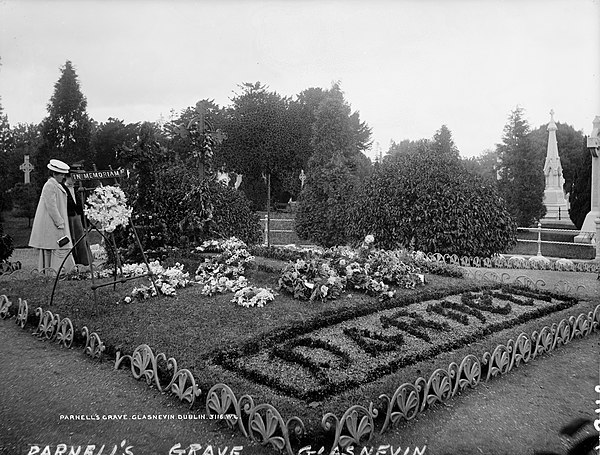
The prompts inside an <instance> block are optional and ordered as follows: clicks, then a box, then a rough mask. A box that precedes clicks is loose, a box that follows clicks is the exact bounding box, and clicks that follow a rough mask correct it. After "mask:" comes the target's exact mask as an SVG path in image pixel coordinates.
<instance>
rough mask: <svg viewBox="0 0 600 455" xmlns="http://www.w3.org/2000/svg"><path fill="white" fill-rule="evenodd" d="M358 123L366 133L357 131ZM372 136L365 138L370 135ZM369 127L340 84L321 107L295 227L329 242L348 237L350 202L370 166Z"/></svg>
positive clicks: (303, 235) (313, 238) (302, 233)
mask: <svg viewBox="0 0 600 455" xmlns="http://www.w3.org/2000/svg"><path fill="white" fill-rule="evenodd" d="M357 125H359V126H360V127H361V131H362V134H357ZM365 135H366V138H367V140H365V137H364V136H365ZM369 137H370V129H369V128H368V127H367V126H366V125H365V124H364V123H361V122H360V121H359V119H358V114H356V113H355V114H352V113H351V110H350V106H349V105H348V104H347V103H346V101H345V100H344V96H343V93H342V92H341V90H340V89H339V87H338V86H337V85H334V86H333V88H332V89H331V91H330V93H329V96H328V97H327V98H326V99H324V100H323V101H322V102H321V103H320V105H319V107H318V109H317V112H316V116H315V123H314V124H313V135H312V147H313V149H314V153H313V155H312V156H311V158H310V160H309V162H308V176H307V181H306V186H305V188H304V190H303V192H302V193H301V196H300V204H299V207H298V215H297V216H296V232H297V233H298V235H299V236H300V237H301V238H305V239H309V240H311V241H314V242H317V243H319V244H321V245H324V246H333V245H340V244H344V243H346V241H347V235H346V234H347V233H346V226H347V224H348V220H347V208H348V204H349V202H350V201H351V200H352V197H353V196H352V195H353V192H354V190H355V188H356V187H357V186H358V184H359V182H360V180H361V177H364V176H365V175H366V174H368V172H369V171H370V162H369V165H367V163H365V161H364V160H363V159H362V157H361V155H362V147H363V145H364V144H366V143H368V138H369ZM367 167H368V168H367Z"/></svg>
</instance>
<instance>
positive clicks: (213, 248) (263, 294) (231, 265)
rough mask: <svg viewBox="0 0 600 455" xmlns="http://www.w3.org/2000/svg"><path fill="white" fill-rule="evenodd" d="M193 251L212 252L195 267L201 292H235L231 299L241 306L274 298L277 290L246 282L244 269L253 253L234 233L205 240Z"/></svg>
mask: <svg viewBox="0 0 600 455" xmlns="http://www.w3.org/2000/svg"><path fill="white" fill-rule="evenodd" d="M194 252H195V253H214V256H212V257H209V258H205V259H204V262H202V263H201V264H200V265H199V266H198V269H197V270H196V277H195V280H196V282H197V283H199V284H200V285H201V286H202V294H204V295H209V296H210V295H214V294H224V293H227V292H235V295H234V297H233V299H232V300H231V301H232V302H233V303H236V304H238V305H241V306H244V307H254V306H257V307H262V306H264V305H265V304H266V303H267V302H270V301H273V300H274V299H275V295H277V294H275V293H274V292H273V291H272V290H271V289H269V288H258V287H254V286H250V285H249V284H248V280H247V279H246V277H245V272H246V269H247V267H248V265H249V264H250V263H251V262H252V261H253V260H254V257H253V256H252V255H251V254H250V253H249V252H248V246H247V245H246V244H245V243H244V242H242V241H241V240H239V239H237V238H236V237H231V238H229V239H227V240H209V241H206V242H204V243H203V244H202V245H200V246H198V247H196V249H195V250H194Z"/></svg>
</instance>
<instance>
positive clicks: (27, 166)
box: [19, 155, 35, 184]
mask: <svg viewBox="0 0 600 455" xmlns="http://www.w3.org/2000/svg"><path fill="white" fill-rule="evenodd" d="M24 158H25V161H24V163H23V164H21V165H20V166H19V169H21V170H22V171H23V172H24V173H25V181H24V182H23V183H25V184H27V183H31V180H30V178H29V174H31V171H33V170H34V169H35V168H34V167H33V164H31V163H30V162H29V155H25V157H24Z"/></svg>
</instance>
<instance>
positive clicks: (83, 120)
mask: <svg viewBox="0 0 600 455" xmlns="http://www.w3.org/2000/svg"><path fill="white" fill-rule="evenodd" d="M198 106H201V108H199V107H198ZM86 108H87V101H86V98H85V96H84V95H83V94H82V92H81V90H80V86H79V81H78V77H77V74H76V72H75V68H74V66H73V65H72V63H71V62H70V61H67V62H66V63H65V65H64V66H63V67H62V68H61V74H60V77H59V79H58V81H57V82H56V84H55V86H54V93H53V95H52V97H51V99H50V101H49V103H48V106H47V109H48V115H47V117H46V118H45V119H44V120H43V121H42V122H41V123H40V124H39V125H33V124H19V125H17V126H15V127H11V126H10V124H9V122H8V116H7V115H6V114H4V112H3V111H2V106H1V104H0V147H1V149H0V169H2V179H1V181H0V195H1V196H2V199H1V201H0V204H1V206H2V207H1V208H2V209H3V210H6V209H8V208H10V207H11V206H12V204H11V198H12V199H14V201H15V202H17V204H16V205H19V203H20V204H21V206H22V207H21V208H22V209H23V210H25V211H26V209H27V205H26V204H25V203H24V202H23V201H24V199H26V198H31V199H36V198H37V193H36V191H31V190H27V191H26V190H25V189H24V188H22V184H21V185H20V186H19V185H18V184H19V183H20V182H22V179H23V174H22V172H21V171H20V170H19V165H20V164H21V163H22V162H23V156H24V155H26V154H27V155H30V156H31V161H32V163H33V164H34V166H35V171H34V173H33V174H32V182H33V183H32V187H33V188H35V189H36V190H37V191H38V192H39V189H41V186H42V185H43V183H44V181H45V180H46V178H47V173H46V164H47V162H48V160H49V159H50V158H58V159H62V160H63V161H66V162H67V163H69V164H74V163H79V164H81V165H82V166H83V167H84V168H86V169H91V168H92V167H93V166H96V167H97V168H98V169H107V168H109V167H112V168H120V167H127V168H128V169H130V170H131V175H132V177H131V179H130V181H128V182H124V186H125V187H126V189H127V191H128V194H130V196H131V200H132V202H133V203H134V205H135V207H136V210H137V211H138V212H139V213H140V214H143V215H144V216H150V214H151V213H157V212H158V211H163V212H169V213H168V214H167V213H165V214H164V215H163V216H162V218H161V220H160V222H158V221H156V223H155V224H157V225H158V224H160V223H162V224H160V225H161V226H162V228H161V229H158V230H159V231H162V232H163V234H164V236H170V237H171V239H170V242H171V243H177V241H176V237H182V236H183V231H184V227H185V226H189V225H190V223H192V224H193V223H195V226H196V228H197V227H198V225H202V226H204V227H205V228H206V229H205V230H204V231H202V232H203V233H204V234H202V232H201V231H196V234H195V235H194V237H195V238H198V236H200V237H202V235H208V234H209V231H210V229H209V226H211V225H212V226H213V229H214V225H215V222H214V219H213V215H214V214H215V213H217V212H218V210H217V209H216V207H215V206H214V204H212V202H211V198H212V199H214V200H219V201H221V202H222V201H225V200H228V201H229V203H230V204H234V205H235V204H237V205H238V206H239V207H246V205H247V209H246V208H244V209H243V210H242V209H240V210H242V211H245V210H249V211H251V212H254V211H257V210H262V209H265V208H266V207H267V204H273V203H275V202H287V201H288V200H290V199H292V200H297V201H299V207H298V215H297V219H296V227H297V231H298V234H299V235H301V236H302V237H304V238H306V239H309V240H312V241H314V242H316V243H319V244H322V245H335V244H342V243H347V242H358V241H360V239H361V236H364V235H366V234H369V233H375V232H377V233H378V236H379V237H378V238H379V239H380V240H381V243H382V245H383V244H385V245H386V246H388V247H391V246H393V245H396V246H409V245H412V246H415V247H418V248H420V249H423V250H426V251H434V250H435V251H445V252H459V251H460V252H463V253H464V252H465V251H468V252H470V253H472V254H480V255H487V254H493V253H495V252H499V251H502V249H503V248H506V246H507V245H510V244H511V242H513V241H514V232H515V226H516V225H520V226H529V225H531V224H533V223H535V222H536V221H537V220H538V219H540V218H541V217H542V216H543V215H544V206H543V203H542V200H543V193H544V176H543V171H542V169H543V162H544V157H545V153H546V146H547V138H548V134H547V131H546V125H542V126H540V127H539V128H537V129H535V130H531V128H530V127H529V125H528V123H527V121H526V120H525V118H524V111H523V109H522V108H520V107H517V108H516V109H515V110H514V111H512V112H511V113H510V115H509V118H508V121H507V124H506V125H505V127H504V135H503V138H502V143H501V144H498V145H497V146H496V148H495V150H488V151H486V152H484V153H483V154H482V155H480V156H479V157H476V158H471V159H461V158H460V153H459V150H458V148H457V147H456V145H455V144H454V141H453V139H452V133H451V131H450V129H449V128H448V126H447V125H442V126H441V127H440V129H439V130H438V131H436V132H435V134H434V135H433V137H432V138H431V139H420V140H408V139H407V140H403V141H401V142H398V143H396V142H392V143H391V145H390V147H389V150H388V152H387V154H386V155H385V157H384V159H383V160H381V162H377V163H375V165H373V164H372V163H371V161H370V160H369V159H368V158H367V157H366V155H365V152H366V151H367V150H368V149H369V148H370V146H371V129H370V128H369V126H368V125H367V124H366V123H365V122H364V121H362V120H361V119H360V114H359V113H358V112H357V111H352V109H351V107H350V105H349V103H348V102H347V101H346V99H345V97H344V93H343V91H342V89H341V87H340V85H339V84H338V83H334V84H332V86H331V87H330V88H328V89H323V88H308V89H306V90H303V91H302V92H300V93H299V94H297V95H296V96H294V97H284V96H281V95H279V94H278V93H277V92H275V91H272V90H270V89H269V88H268V87H267V86H265V85H263V84H261V83H260V82H255V83H243V84H241V85H239V86H238V91H237V92H236V93H234V96H233V97H232V98H231V103H230V104H229V105H228V106H224V107H222V106H219V105H217V104H215V103H214V101H211V100H209V99H203V100H201V102H200V103H198V104H196V105H195V106H190V107H188V108H185V109H183V110H182V111H181V112H179V113H176V112H171V114H170V116H169V118H168V119H166V120H165V119H162V120H161V121H157V122H142V123H129V124H126V123H125V122H123V121H122V120H120V119H118V118H109V119H108V120H107V121H106V122H103V123H98V122H95V121H94V120H93V119H91V118H90V117H89V116H88V114H87V112H86ZM557 127H558V131H557V139H558V146H559V153H560V156H561V160H562V165H563V170H564V177H565V191H567V192H568V193H569V197H570V201H571V210H570V216H571V218H572V220H573V221H574V222H575V224H576V225H578V226H580V225H581V223H582V222H583V217H585V214H586V213H587V210H589V180H590V176H589V153H588V152H587V149H586V148H585V138H584V136H583V134H582V133H581V132H580V131H576V130H575V129H574V128H573V127H571V126H570V125H567V124H562V123H557ZM301 171H304V172H305V174H306V176H307V179H306V184H305V185H304V188H303V189H302V190H301V181H300V179H299V176H300V172H301ZM219 172H231V173H236V174H239V175H241V176H242V180H241V186H240V188H239V189H240V190H241V193H240V194H243V195H244V196H245V198H247V202H244V201H241V200H240V201H238V202H232V201H233V200H232V199H231V197H233V196H231V195H229V193H228V195H225V194H221V193H220V190H218V191H217V192H219V194H218V195H216V194H215V191H216V190H215V189H214V188H216V187H213V186H211V185H209V183H207V182H208V181H214V176H215V175H216V174H217V173H219ZM267 176H270V182H271V200H270V201H267V180H268V179H267ZM205 177H207V178H205ZM205 180H206V181H205ZM165 182H170V183H169V184H168V185H167V184H166V183H165ZM184 184H185V185H191V186H192V187H193V188H195V189H194V190H193V191H188V190H189V188H186V187H184V186H182V185H184ZM233 184H234V180H233V179H232V181H231V182H230V183H229V188H230V189H231V190H232V188H231V187H232V186H233ZM169 185H171V186H169ZM171 187H172V188H171ZM175 187H176V188H178V189H177V190H176V191H175ZM218 188H220V187H218ZM174 194H176V195H177V196H176V197H175V196H173V195H174ZM232 194H233V193H232ZM458 194H460V195H458ZM190 195H193V196H190ZM184 200H185V201H184ZM373 201H379V203H378V204H377V203H374V202H373ZM186 204H187V205H186ZM30 210H32V209H30ZM218 216H225V214H223V213H222V214H220V215H218ZM248 216H250V215H248ZM150 218H152V216H150ZM466 218H469V220H467V219H466ZM382 220H387V221H386V222H383V221H382ZM230 221H231V222H232V223H233V222H234V221H233V220H230ZM245 221H247V219H245ZM245 221H243V220H242V219H238V220H237V221H235V222H236V223H238V224H239V223H243V222H245ZM469 223H470V225H469ZM175 225H176V226H178V228H177V229H173V228H172V227H173V226H175ZM155 227H156V226H155ZM155 230H156V229H155ZM228 232H229V231H228ZM213 233H214V231H213ZM246 234H247V237H248V238H249V239H250V238H255V237H256V233H255V232H250V231H249V232H247V233H246ZM152 236H153V237H155V238H156V237H157V236H156V235H152ZM473 236H479V237H480V238H483V239H485V240H486V242H487V243H485V244H477V242H474V241H473V240H472V238H473ZM183 237H185V236H183ZM460 239H462V240H460Z"/></svg>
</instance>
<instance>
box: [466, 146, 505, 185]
mask: <svg viewBox="0 0 600 455" xmlns="http://www.w3.org/2000/svg"><path fill="white" fill-rule="evenodd" d="M463 163H464V165H465V168H466V169H468V170H469V171H471V172H474V173H475V174H477V175H480V176H481V177H483V178H484V179H485V180H486V181H487V182H488V183H493V184H494V185H496V184H497V181H498V152H497V151H496V150H492V149H487V150H484V151H483V152H481V154H480V155H478V156H475V157H469V158H465V159H464V160H463Z"/></svg>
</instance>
